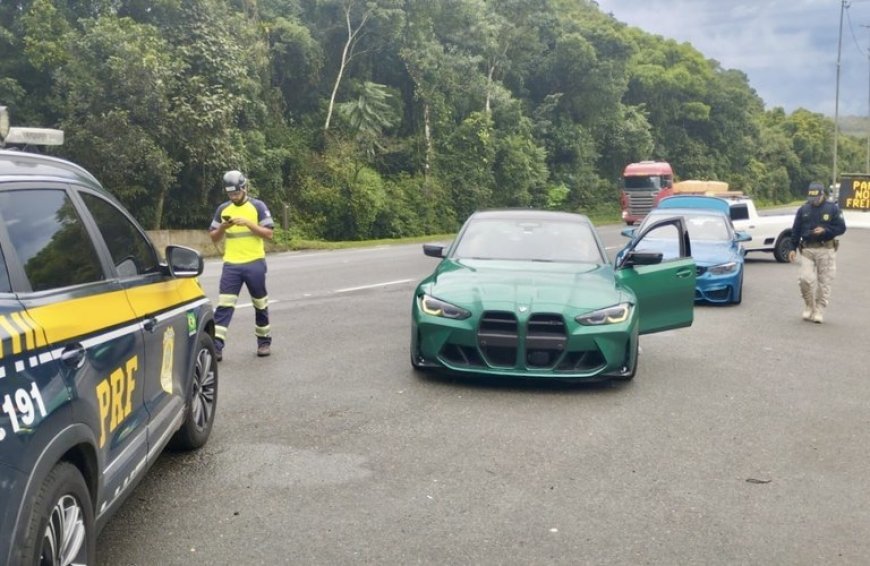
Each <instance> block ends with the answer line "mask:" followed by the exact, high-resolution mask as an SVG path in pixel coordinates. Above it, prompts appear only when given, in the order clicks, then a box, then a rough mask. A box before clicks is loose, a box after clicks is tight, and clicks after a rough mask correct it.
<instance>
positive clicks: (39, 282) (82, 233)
mask: <svg viewBox="0 0 870 566" xmlns="http://www.w3.org/2000/svg"><path fill="white" fill-rule="evenodd" d="M0 209H2V210H3V220H4V221H5V222H6V229H7V231H8V232H9V239H10V240H11V241H12V247H13V248H15V252H16V254H17V255H18V258H19V259H20V260H21V263H22V265H23V266H24V271H25V273H26V274H27V277H28V278H29V279H30V287H31V288H32V289H33V290H34V291H45V290H48V289H56V288H58V287H68V286H70V285H80V284H83V283H91V282H94V281H102V280H103V279H105V275H104V274H103V269H102V267H101V266H100V261H99V258H98V256H97V252H96V251H95V250H94V246H93V243H92V242H91V239H90V237H89V236H88V234H87V231H86V230H85V227H84V225H83V224H82V221H81V218H79V215H78V213H77V212H76V210H75V207H73V204H72V202H71V201H70V200H69V198H68V197H67V194H66V192H64V191H60V190H52V189H44V190H43V189H40V190H27V191H4V192H2V193H0Z"/></svg>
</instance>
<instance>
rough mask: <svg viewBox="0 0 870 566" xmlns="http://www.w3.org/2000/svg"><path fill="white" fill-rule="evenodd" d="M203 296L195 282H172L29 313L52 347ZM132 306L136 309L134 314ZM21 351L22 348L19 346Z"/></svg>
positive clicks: (35, 309)
mask: <svg viewBox="0 0 870 566" xmlns="http://www.w3.org/2000/svg"><path fill="white" fill-rule="evenodd" d="M203 296H204V295H203V292H202V288H201V287H200V286H199V284H198V283H197V282H196V281H195V280H193V279H173V280H170V281H164V282H160V283H154V284H152V285H143V286H140V287H133V288H131V289H127V291H126V292H124V291H112V292H110V293H101V294H99V295H94V296H91V297H82V298H78V299H70V300H68V301H62V302H59V303H55V304H51V305H45V306H41V307H36V308H33V309H30V310H29V311H28V313H29V314H30V317H31V318H32V319H33V321H34V322H35V323H36V324H37V325H38V326H39V327H41V328H43V329H44V330H45V334H46V338H47V339H48V342H49V343H51V344H59V343H63V342H65V341H67V340H69V339H70V338H75V337H78V336H87V335H89V334H93V333H96V332H99V331H101V330H103V329H106V328H111V327H114V326H120V325H122V324H124V323H130V322H133V321H136V320H138V319H139V318H141V317H142V316H145V315H148V314H154V313H157V312H160V311H165V310H168V309H171V308H173V307H177V306H179V305H183V304H184V303H188V302H191V301H193V300H195V299H198V298H202V297H203ZM131 303H132V304H133V305H135V310H136V312H134V311H133V307H131ZM19 349H20V345H19Z"/></svg>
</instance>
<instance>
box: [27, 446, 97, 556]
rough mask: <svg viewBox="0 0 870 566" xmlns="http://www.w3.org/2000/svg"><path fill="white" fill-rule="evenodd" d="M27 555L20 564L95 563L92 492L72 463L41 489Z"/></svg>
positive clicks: (62, 464)
mask: <svg viewBox="0 0 870 566" xmlns="http://www.w3.org/2000/svg"><path fill="white" fill-rule="evenodd" d="M24 553H25V554H24V556H23V557H22V558H23V560H22V561H21V564H39V565H40V566H43V565H46V566H68V565H72V564H94V563H96V559H95V554H96V532H95V531H94V507H93V503H92V502H91V493H90V491H88V486H87V484H85V479H84V478H83V477H82V474H81V472H80V471H79V470H78V468H76V467H75V466H73V465H72V464H70V463H69V462H60V463H58V464H57V465H56V466H55V467H54V468H53V469H52V470H51V472H49V474H48V476H47V477H46V478H45V481H44V482H42V487H40V488H39V492H38V493H37V495H36V500H35V501H34V502H33V515H32V516H31V519H30V525H29V526H28V529H27V532H26V539H25V545H24Z"/></svg>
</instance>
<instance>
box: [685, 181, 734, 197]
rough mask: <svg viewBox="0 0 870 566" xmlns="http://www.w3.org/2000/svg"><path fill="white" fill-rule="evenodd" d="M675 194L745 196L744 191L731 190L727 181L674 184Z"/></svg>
mask: <svg viewBox="0 0 870 566" xmlns="http://www.w3.org/2000/svg"><path fill="white" fill-rule="evenodd" d="M674 194H675V195H679V194H695V195H715V196H717V197H720V196H724V197H739V196H743V192H742V191H732V190H729V188H728V183H726V182H725V181H699V180H697V179H687V180H685V181H680V182H679V183H674Z"/></svg>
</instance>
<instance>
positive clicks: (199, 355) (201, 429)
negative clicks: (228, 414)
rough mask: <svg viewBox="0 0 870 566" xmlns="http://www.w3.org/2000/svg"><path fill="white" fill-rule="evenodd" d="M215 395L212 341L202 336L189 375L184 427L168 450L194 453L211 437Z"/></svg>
mask: <svg viewBox="0 0 870 566" xmlns="http://www.w3.org/2000/svg"><path fill="white" fill-rule="evenodd" d="M217 396H218V365H217V358H216V357H215V347H214V340H212V338H211V336H209V335H208V334H205V333H203V334H202V335H200V337H199V340H198V342H197V346H196V361H195V362H194V364H193V375H191V376H190V391H189V392H188V397H187V415H186V416H185V419H184V424H182V425H181V428H180V429H179V430H178V432H177V433H175V436H174V437H173V439H172V448H175V449H177V450H195V449H197V448H200V447H202V446H203V445H204V444H205V443H206V441H208V437H209V435H210V434H211V428H212V425H213V424H214V416H215V409H216V408H217Z"/></svg>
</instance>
